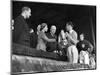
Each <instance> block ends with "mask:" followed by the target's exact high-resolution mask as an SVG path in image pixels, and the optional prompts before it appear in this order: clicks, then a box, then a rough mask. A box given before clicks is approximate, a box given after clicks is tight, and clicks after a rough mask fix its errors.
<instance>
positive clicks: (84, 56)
mask: <svg viewBox="0 0 100 75" xmlns="http://www.w3.org/2000/svg"><path fill="white" fill-rule="evenodd" d="M77 48H78V51H79V53H80V56H79V62H80V63H83V64H88V65H89V53H91V52H92V50H93V46H92V44H91V43H90V42H89V41H87V40H85V39H84V34H80V41H79V42H78V43H77Z"/></svg>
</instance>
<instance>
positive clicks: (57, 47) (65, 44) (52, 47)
mask: <svg viewBox="0 0 100 75" xmlns="http://www.w3.org/2000/svg"><path fill="white" fill-rule="evenodd" d="M47 30H48V27H47V24H46V23H42V24H41V25H39V30H38V39H37V40H38V42H37V46H36V49H37V50H43V51H47V52H56V53H59V54H61V55H64V56H67V57H68V59H69V62H70V63H78V62H79V63H84V64H90V61H91V60H90V58H91V57H90V54H91V52H92V51H93V46H92V44H91V43H90V42H88V41H87V40H84V34H81V35H80V40H78V39H77V33H76V32H75V31H74V30H73V24H72V22H68V23H67V24H66V32H64V30H61V33H60V34H59V36H58V42H57V36H56V35H55V33H56V26H55V25H52V26H51V28H50V33H45V32H46V31H47ZM92 62H93V63H94V64H95V60H94V59H93V58H92Z"/></svg>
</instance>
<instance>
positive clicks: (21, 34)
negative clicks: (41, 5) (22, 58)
mask: <svg viewBox="0 0 100 75" xmlns="http://www.w3.org/2000/svg"><path fill="white" fill-rule="evenodd" d="M30 16H31V9H30V8H29V7H23V8H22V13H21V15H19V16H18V17H17V18H15V19H14V30H13V42H14V43H18V44H22V45H26V46H29V45H30V41H29V40H30V37H29V34H30V33H29V32H30V29H29V27H28V24H27V23H26V21H25V19H28V18H29V17H30Z"/></svg>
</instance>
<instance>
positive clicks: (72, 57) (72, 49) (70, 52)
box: [66, 22, 78, 63]
mask: <svg viewBox="0 0 100 75" xmlns="http://www.w3.org/2000/svg"><path fill="white" fill-rule="evenodd" d="M66 30H67V31H68V32H66V38H67V41H68V47H67V56H68V59H69V62H70V63H77V62H78V50H77V48H76V44H77V33H76V31H74V30H73V24H72V22H68V23H67V24H66Z"/></svg>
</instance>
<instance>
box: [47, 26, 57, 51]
mask: <svg viewBox="0 0 100 75" xmlns="http://www.w3.org/2000/svg"><path fill="white" fill-rule="evenodd" d="M55 33H56V26H55V25H52V26H51V28H50V33H47V37H48V38H49V39H57V36H56V35H55ZM56 48H57V43H56V42H47V49H46V50H47V51H48V52H53V51H54V50H56Z"/></svg>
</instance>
